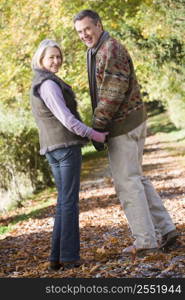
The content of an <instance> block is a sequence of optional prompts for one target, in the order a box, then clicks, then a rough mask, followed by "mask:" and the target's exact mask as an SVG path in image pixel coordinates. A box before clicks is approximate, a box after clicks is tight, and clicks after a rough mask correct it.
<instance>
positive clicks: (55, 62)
mask: <svg viewBox="0 0 185 300" xmlns="http://www.w3.org/2000/svg"><path fill="white" fill-rule="evenodd" d="M41 65H42V66H43V68H44V69H45V70H47V71H50V72H52V73H57V72H58V70H59V68H60V67H61V65H62V57H61V53H60V51H59V49H58V48H56V47H48V48H46V51H45V54H44V57H43V58H42V61H41Z"/></svg>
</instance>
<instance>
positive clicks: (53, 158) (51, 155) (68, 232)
mask: <svg viewBox="0 0 185 300" xmlns="http://www.w3.org/2000/svg"><path fill="white" fill-rule="evenodd" d="M46 158H47V160H48V162H49V164H50V166H51V170H52V173H53V176H54V179H55V184H56V187H57V190H58V199H57V205H56V214H55V222H54V226H53V233H52V243H51V255H50V261H57V262H59V261H60V262H68V261H73V260H78V259H79V258H80V254H79V253H80V233H79V207H78V203H79V189H80V170H81V160H82V155H81V147H80V146H70V147H67V148H60V149H57V150H54V151H51V152H48V153H46Z"/></svg>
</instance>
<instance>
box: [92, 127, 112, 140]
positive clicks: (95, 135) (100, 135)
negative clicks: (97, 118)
mask: <svg viewBox="0 0 185 300" xmlns="http://www.w3.org/2000/svg"><path fill="white" fill-rule="evenodd" d="M108 134H109V132H99V131H96V130H94V129H92V132H91V136H90V139H92V140H94V141H96V142H99V143H104V142H105V139H106V136H107V135H108Z"/></svg>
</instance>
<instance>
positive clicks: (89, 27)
mask: <svg viewBox="0 0 185 300" xmlns="http://www.w3.org/2000/svg"><path fill="white" fill-rule="evenodd" d="M75 29H76V31H77V32H78V34H79V37H80V39H81V41H82V42H83V43H84V44H85V45H86V46H87V47H88V48H92V47H94V46H96V44H97V43H98V40H99V38H100V35H101V34H102V32H103V29H102V25H101V24H100V22H98V23H97V24H94V23H93V20H92V19H91V18H89V17H85V18H84V19H82V20H79V21H76V22H75Z"/></svg>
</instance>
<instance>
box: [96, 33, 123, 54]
mask: <svg viewBox="0 0 185 300" xmlns="http://www.w3.org/2000/svg"><path fill="white" fill-rule="evenodd" d="M113 50H114V51H115V50H118V51H121V52H122V51H123V52H128V51H127V49H126V47H125V46H124V45H123V43H122V42H121V41H119V40H118V39H116V38H114V37H112V36H110V37H109V38H108V39H107V40H105V42H104V43H103V44H102V46H101V47H100V49H99V51H100V52H107V51H113Z"/></svg>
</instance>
